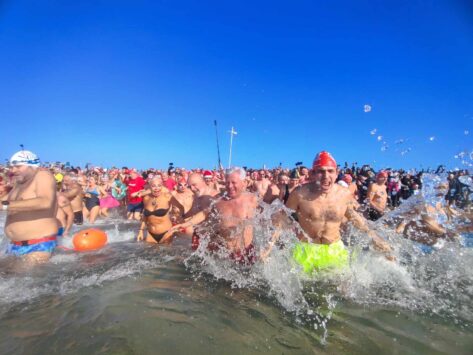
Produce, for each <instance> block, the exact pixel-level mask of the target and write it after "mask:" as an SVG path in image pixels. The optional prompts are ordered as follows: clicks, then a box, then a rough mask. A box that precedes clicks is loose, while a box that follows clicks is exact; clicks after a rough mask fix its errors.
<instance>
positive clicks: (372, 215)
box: [368, 207, 384, 221]
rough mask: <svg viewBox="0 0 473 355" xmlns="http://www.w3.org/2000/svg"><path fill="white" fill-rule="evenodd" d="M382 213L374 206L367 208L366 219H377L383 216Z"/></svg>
mask: <svg viewBox="0 0 473 355" xmlns="http://www.w3.org/2000/svg"><path fill="white" fill-rule="evenodd" d="M383 215H384V213H382V212H379V211H378V210H377V209H375V208H371V207H370V208H368V219H369V220H370V221H377V220H378V219H380V218H381V217H383Z"/></svg>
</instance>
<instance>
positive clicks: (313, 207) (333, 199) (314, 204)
mask: <svg viewBox="0 0 473 355" xmlns="http://www.w3.org/2000/svg"><path fill="white" fill-rule="evenodd" d="M311 173H312V181H311V182H310V183H307V184H305V185H302V186H300V187H298V188H297V189H296V190H294V191H293V192H292V193H291V194H290V196H289V199H288V201H287V203H286V205H287V207H288V208H290V209H293V210H294V211H295V217H296V218H297V220H298V222H299V224H300V226H301V228H302V230H303V231H304V232H305V234H306V235H307V236H308V237H309V238H310V240H309V243H307V242H303V241H301V242H300V243H299V244H297V245H296V247H295V249H294V251H293V256H294V259H295V260H296V262H298V263H299V264H300V265H301V266H302V267H303V269H304V271H305V272H307V273H311V272H313V271H316V270H317V271H319V270H324V269H331V268H339V267H343V266H345V265H347V264H348V251H347V250H346V249H345V247H344V245H343V242H342V241H341V237H340V226H341V224H342V223H343V222H344V221H345V220H348V221H351V222H352V223H353V224H354V225H355V227H357V228H358V229H360V230H361V231H364V232H367V233H368V235H369V236H370V237H371V239H372V242H373V245H374V247H375V249H377V250H379V251H382V252H384V253H388V252H390V251H391V248H390V246H389V245H388V243H386V242H385V241H384V240H383V239H381V238H380V237H378V236H377V235H376V234H375V233H374V232H372V231H370V230H369V228H368V226H367V224H366V221H365V219H364V218H363V217H361V216H360V215H359V214H358V213H357V212H356V211H355V209H354V206H353V205H354V199H353V196H352V194H351V193H350V191H349V190H348V189H346V188H343V187H342V186H340V185H338V184H336V180H337V173H338V171H337V163H336V162H335V159H333V157H332V156H331V155H330V153H328V152H325V151H322V152H320V153H319V154H317V156H316V157H315V159H314V163H313V166H312V172H311Z"/></svg>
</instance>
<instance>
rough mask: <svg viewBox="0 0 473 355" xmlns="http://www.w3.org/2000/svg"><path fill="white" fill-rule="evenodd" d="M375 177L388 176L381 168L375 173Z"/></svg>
mask: <svg viewBox="0 0 473 355" xmlns="http://www.w3.org/2000/svg"><path fill="white" fill-rule="evenodd" d="M376 177H377V178H380V177H384V178H387V177H388V173H387V172H386V171H384V170H381V171H380V172H379V173H378V174H377V175H376Z"/></svg>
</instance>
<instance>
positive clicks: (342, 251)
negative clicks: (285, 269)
mask: <svg viewBox="0 0 473 355" xmlns="http://www.w3.org/2000/svg"><path fill="white" fill-rule="evenodd" d="M292 256H293V258H294V260H295V261H296V262H297V263H298V264H299V265H301V266H302V268H303V269H304V272H306V273H307V274H311V273H313V272H314V271H321V270H327V269H342V268H344V267H346V266H348V251H347V249H346V248H345V246H344V245H343V242H342V241H341V240H339V241H338V242H335V243H332V244H314V243H303V242H300V243H298V244H296V246H295V248H294V250H293V253H292Z"/></svg>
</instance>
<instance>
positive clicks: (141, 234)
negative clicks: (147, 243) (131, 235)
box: [136, 230, 144, 242]
mask: <svg viewBox="0 0 473 355" xmlns="http://www.w3.org/2000/svg"><path fill="white" fill-rule="evenodd" d="M136 240H137V241H138V242H141V241H142V240H144V236H143V231H142V230H140V231H139V232H138V235H137V236H136Z"/></svg>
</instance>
